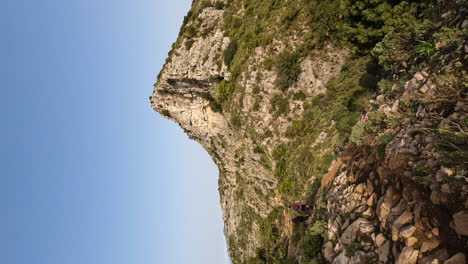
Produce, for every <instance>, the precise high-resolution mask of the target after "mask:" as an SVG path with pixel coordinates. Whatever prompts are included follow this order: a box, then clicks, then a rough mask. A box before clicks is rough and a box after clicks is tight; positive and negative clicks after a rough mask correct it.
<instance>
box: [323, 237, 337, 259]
mask: <svg viewBox="0 0 468 264" xmlns="http://www.w3.org/2000/svg"><path fill="white" fill-rule="evenodd" d="M334 254H335V253H334V252H333V244H332V242H327V243H325V246H324V248H323V256H324V257H325V259H326V260H328V261H329V262H332V260H333V255H334Z"/></svg>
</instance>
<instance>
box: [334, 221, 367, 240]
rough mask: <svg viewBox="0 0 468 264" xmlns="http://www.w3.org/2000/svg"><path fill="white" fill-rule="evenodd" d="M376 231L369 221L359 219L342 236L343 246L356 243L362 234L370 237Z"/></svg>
mask: <svg viewBox="0 0 468 264" xmlns="http://www.w3.org/2000/svg"><path fill="white" fill-rule="evenodd" d="M374 229H375V228H374V226H373V225H372V224H371V223H370V222H369V221H368V220H366V219H363V218H359V219H357V220H356V221H354V222H353V223H352V224H351V225H350V226H349V227H348V228H346V230H345V231H344V232H343V233H342V234H341V237H340V241H341V242H342V243H343V244H350V243H352V242H354V241H356V240H357V238H359V237H360V236H361V235H362V234H367V235H370V233H372V232H373V231H374Z"/></svg>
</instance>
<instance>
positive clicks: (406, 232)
mask: <svg viewBox="0 0 468 264" xmlns="http://www.w3.org/2000/svg"><path fill="white" fill-rule="evenodd" d="M415 231H416V227H415V226H413V225H412V226H407V227H404V228H402V229H401V230H400V237H403V238H409V237H411V236H412V235H413V233H414V232H415Z"/></svg>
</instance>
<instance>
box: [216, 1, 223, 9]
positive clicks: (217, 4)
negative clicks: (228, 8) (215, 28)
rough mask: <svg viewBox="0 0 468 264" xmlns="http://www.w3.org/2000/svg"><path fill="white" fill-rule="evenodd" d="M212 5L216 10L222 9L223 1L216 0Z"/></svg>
mask: <svg viewBox="0 0 468 264" xmlns="http://www.w3.org/2000/svg"><path fill="white" fill-rule="evenodd" d="M214 7H215V8H216V9H218V10H221V9H224V2H221V1H216V2H215V4H214Z"/></svg>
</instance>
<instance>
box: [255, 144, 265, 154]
mask: <svg viewBox="0 0 468 264" xmlns="http://www.w3.org/2000/svg"><path fill="white" fill-rule="evenodd" d="M253 152H254V153H255V154H263V153H265V152H263V150H262V148H261V147H259V146H255V148H254V149H253Z"/></svg>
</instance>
